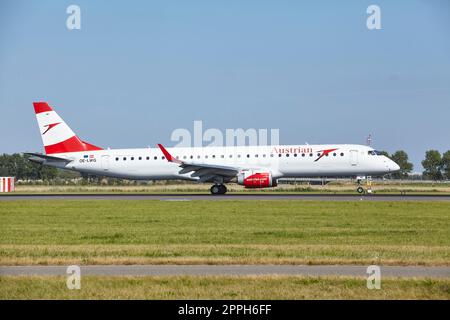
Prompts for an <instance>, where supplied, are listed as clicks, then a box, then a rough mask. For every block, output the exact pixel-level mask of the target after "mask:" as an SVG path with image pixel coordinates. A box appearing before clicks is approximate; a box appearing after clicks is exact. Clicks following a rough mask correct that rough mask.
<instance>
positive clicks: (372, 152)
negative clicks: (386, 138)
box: [368, 150, 383, 156]
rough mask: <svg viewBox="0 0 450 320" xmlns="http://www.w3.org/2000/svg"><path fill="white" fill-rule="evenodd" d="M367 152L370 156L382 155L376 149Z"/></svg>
mask: <svg viewBox="0 0 450 320" xmlns="http://www.w3.org/2000/svg"><path fill="white" fill-rule="evenodd" d="M368 154H369V155H371V156H382V155H383V154H382V153H381V152H380V151H377V150H369V151H368Z"/></svg>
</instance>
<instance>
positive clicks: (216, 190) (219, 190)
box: [210, 184, 227, 195]
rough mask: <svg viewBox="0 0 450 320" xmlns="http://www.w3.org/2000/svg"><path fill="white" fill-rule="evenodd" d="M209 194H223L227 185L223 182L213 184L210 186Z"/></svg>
mask: <svg viewBox="0 0 450 320" xmlns="http://www.w3.org/2000/svg"><path fill="white" fill-rule="evenodd" d="M210 190H211V194H213V195H218V194H225V193H226V192H227V187H225V185H223V184H215V185H213V186H212V187H211V189H210Z"/></svg>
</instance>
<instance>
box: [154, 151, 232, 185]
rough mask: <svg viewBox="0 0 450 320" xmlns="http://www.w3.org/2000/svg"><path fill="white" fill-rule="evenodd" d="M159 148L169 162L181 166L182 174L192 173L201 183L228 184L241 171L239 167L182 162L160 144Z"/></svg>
mask: <svg viewBox="0 0 450 320" xmlns="http://www.w3.org/2000/svg"><path fill="white" fill-rule="evenodd" d="M158 147H159V148H160V149H161V151H162V153H163V154H164V156H165V157H166V159H167V161H169V162H173V163H176V164H178V165H179V166H180V168H181V170H180V171H179V173H180V174H185V173H189V172H192V174H191V177H198V178H199V181H200V182H220V183H221V182H228V181H230V180H231V179H232V178H234V177H235V176H236V175H237V174H238V172H239V170H240V169H239V168H237V167H230V166H221V165H215V164H204V163H196V162H189V161H181V160H179V159H177V158H175V157H173V156H172V155H171V154H170V153H169V152H168V151H167V150H166V148H164V146H163V145H161V144H158Z"/></svg>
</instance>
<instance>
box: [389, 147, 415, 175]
mask: <svg viewBox="0 0 450 320" xmlns="http://www.w3.org/2000/svg"><path fill="white" fill-rule="evenodd" d="M390 158H391V159H392V161H394V162H396V163H397V164H398V165H399V166H400V171H398V172H395V173H393V174H392V177H393V178H395V179H401V178H406V177H407V176H408V174H409V173H411V172H412V170H413V164H412V163H411V162H408V154H407V153H406V152H405V151H403V150H398V151H396V152H395V153H393V154H392V155H391V156H390Z"/></svg>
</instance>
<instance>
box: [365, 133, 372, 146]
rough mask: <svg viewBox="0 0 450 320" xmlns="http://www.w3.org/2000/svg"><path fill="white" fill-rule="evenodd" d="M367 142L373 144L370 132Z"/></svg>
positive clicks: (369, 144)
mask: <svg viewBox="0 0 450 320" xmlns="http://www.w3.org/2000/svg"><path fill="white" fill-rule="evenodd" d="M366 144H367V145H368V146H369V147H370V146H371V145H372V135H371V134H370V133H369V136H368V137H367V138H366Z"/></svg>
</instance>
